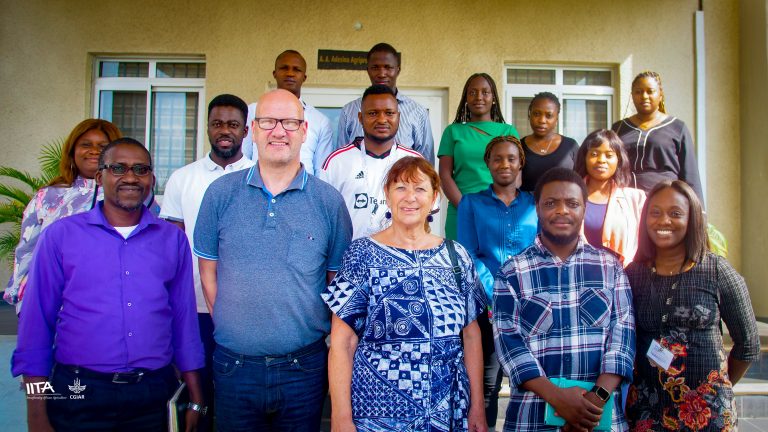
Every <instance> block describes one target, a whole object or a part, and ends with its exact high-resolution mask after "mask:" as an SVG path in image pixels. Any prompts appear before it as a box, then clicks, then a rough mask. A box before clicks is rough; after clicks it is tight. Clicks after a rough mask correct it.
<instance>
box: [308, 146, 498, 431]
mask: <svg viewBox="0 0 768 432" xmlns="http://www.w3.org/2000/svg"><path fill="white" fill-rule="evenodd" d="M384 191H385V195H386V197H387V205H388V206H389V209H390V210H389V212H388V214H389V215H388V217H390V218H391V219H392V224H391V225H390V226H389V227H387V228H386V229H384V230H383V231H380V232H379V233H377V234H375V235H374V236H373V237H363V238H359V239H357V240H355V241H353V242H352V244H351V245H350V246H349V249H348V250H347V251H346V253H345V254H344V259H343V260H342V264H341V268H340V269H339V271H338V273H337V274H336V277H334V279H333V281H332V282H331V284H330V285H329V286H328V288H327V289H326V290H325V291H324V292H323V294H322V297H323V300H325V302H326V303H327V304H328V306H329V307H330V309H331V311H332V312H333V321H332V324H331V350H330V353H329V357H328V378H329V382H330V390H331V402H332V404H333V411H332V415H331V427H332V429H333V430H334V431H339V432H340V431H354V430H357V431H405V430H408V431H434V432H437V431H446V432H447V431H466V430H470V431H483V432H485V431H487V430H488V427H487V425H486V423H485V409H484V404H483V350H482V346H481V337H480V328H479V327H478V324H477V317H478V315H480V314H481V313H482V312H483V310H484V309H485V293H484V291H483V287H482V285H481V284H480V281H479V279H478V276H477V272H476V271H475V267H474V265H473V263H472V259H471V258H470V256H469V254H468V253H467V251H466V250H465V249H464V248H463V247H461V245H459V244H458V243H455V242H452V241H451V240H444V239H443V238H441V237H438V236H435V235H432V234H430V233H429V222H428V221H429V219H431V218H430V217H429V214H430V211H431V209H432V207H433V205H434V203H435V200H437V199H438V197H439V194H440V179H439V177H438V175H437V173H436V172H435V171H434V169H433V168H432V166H431V165H430V164H429V162H427V161H426V160H425V159H422V158H415V157H406V158H403V159H400V160H399V161H397V162H395V164H394V165H392V168H391V169H390V171H389V173H388V174H387V177H386V179H385V183H384Z"/></svg>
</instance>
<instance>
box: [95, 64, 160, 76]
mask: <svg viewBox="0 0 768 432" xmlns="http://www.w3.org/2000/svg"><path fill="white" fill-rule="evenodd" d="M99 76H100V77H121V78H146V77H148V76H149V63H146V62H123V61H104V62H101V64H100V67H99Z"/></svg>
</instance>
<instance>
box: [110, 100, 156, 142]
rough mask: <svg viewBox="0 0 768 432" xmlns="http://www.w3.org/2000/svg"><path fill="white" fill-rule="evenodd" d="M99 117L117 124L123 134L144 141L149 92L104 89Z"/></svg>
mask: <svg viewBox="0 0 768 432" xmlns="http://www.w3.org/2000/svg"><path fill="white" fill-rule="evenodd" d="M99 118H102V119H104V120H109V121H111V122H112V123H114V124H115V126H117V127H118V128H120V131H121V132H122V133H123V136H126V137H131V138H135V139H137V140H139V141H142V142H143V141H144V140H145V137H146V130H147V93H146V92H143V91H106V90H105V91H102V92H101V94H100V95H99Z"/></svg>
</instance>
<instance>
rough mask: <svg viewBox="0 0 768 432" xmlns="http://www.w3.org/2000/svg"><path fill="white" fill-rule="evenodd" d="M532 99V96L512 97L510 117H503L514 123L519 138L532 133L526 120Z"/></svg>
mask: <svg viewBox="0 0 768 432" xmlns="http://www.w3.org/2000/svg"><path fill="white" fill-rule="evenodd" d="M532 100H533V98H532V97H513V98H512V117H510V118H505V120H507V121H508V122H510V123H512V124H513V125H515V129H517V132H518V133H520V137H521V138H522V137H524V136H526V135H530V134H531V133H533V130H532V129H531V123H530V122H529V121H528V107H529V106H530V105H531V101H532Z"/></svg>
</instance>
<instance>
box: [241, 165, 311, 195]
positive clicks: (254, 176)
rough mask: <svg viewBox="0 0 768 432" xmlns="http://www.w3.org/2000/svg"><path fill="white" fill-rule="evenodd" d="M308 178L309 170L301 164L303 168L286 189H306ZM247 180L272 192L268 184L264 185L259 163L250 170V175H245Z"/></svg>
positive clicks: (248, 182)
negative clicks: (268, 188)
mask: <svg viewBox="0 0 768 432" xmlns="http://www.w3.org/2000/svg"><path fill="white" fill-rule="evenodd" d="M308 178H309V174H307V171H306V170H305V169H304V164H301V169H299V172H298V173H297V174H296V177H294V178H293V180H292V181H291V184H289V185H288V187H287V188H285V190H286V191H289V190H294V189H295V190H304V186H306V185H307V179H308ZM245 182H246V183H247V184H248V185H250V186H254V187H257V188H259V189H262V190H263V191H264V192H267V193H270V192H269V190H267V186H266V185H264V180H263V179H262V178H261V171H260V169H259V164H258V163H257V164H256V165H254V166H252V167H251V168H250V169H249V170H248V175H246V176H245ZM270 194H271V193H270Z"/></svg>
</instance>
